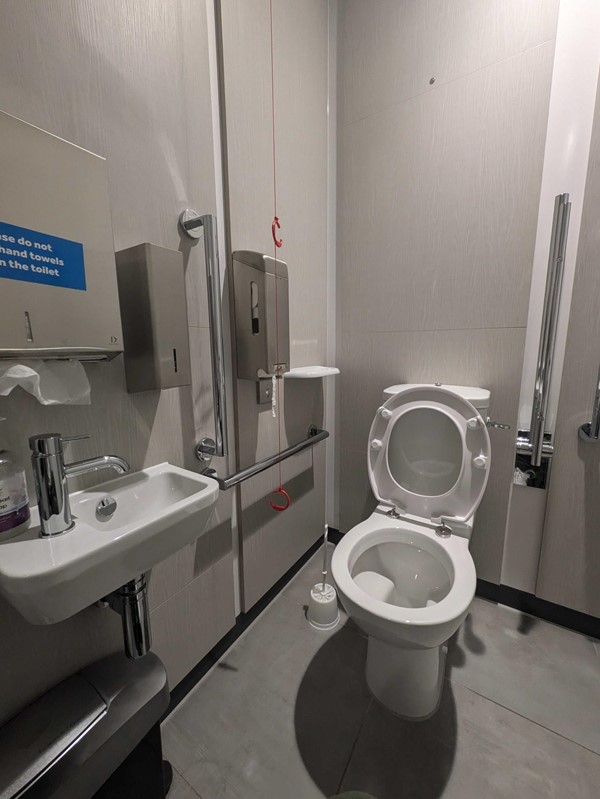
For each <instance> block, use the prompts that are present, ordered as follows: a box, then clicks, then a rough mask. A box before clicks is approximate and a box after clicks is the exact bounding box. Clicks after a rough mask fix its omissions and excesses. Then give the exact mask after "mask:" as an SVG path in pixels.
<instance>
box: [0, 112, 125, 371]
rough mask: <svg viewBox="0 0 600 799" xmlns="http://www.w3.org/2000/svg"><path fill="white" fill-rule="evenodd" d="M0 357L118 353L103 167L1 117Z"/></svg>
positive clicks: (60, 141) (67, 145)
mask: <svg viewBox="0 0 600 799" xmlns="http://www.w3.org/2000/svg"><path fill="white" fill-rule="evenodd" d="M0 140H1V141H2V147H1V148H0V173H1V174H2V183H1V184H0V296H1V297H2V313H1V314H0V358H15V357H20V358H23V357H36V358H39V357H41V358H56V357H59V358H65V357H72V358H81V359H86V360H88V359H90V360H95V359H104V358H111V357H113V356H114V355H116V354H117V353H119V352H121V350H122V334H121V321H120V315H119V300H118V294H117V277H116V270H115V259H114V245H113V236H112V225H111V218H110V206H109V201H108V179H107V170H106V162H105V160H104V159H103V158H101V157H100V156H97V155H94V154H93V153H90V152H88V151H87V150H83V149H82V148H81V147H77V146H76V145H74V144H71V143H69V142H67V141H64V139H60V138H58V137H57V136H53V135H52V134H50V133H47V132H46V131H43V130H41V129H40V128H36V127H34V126H33V125H29V124H28V123H26V122H23V121H22V120H20V119H17V118H16V117H13V116H10V115H9V114H5V113H3V112H0Z"/></svg>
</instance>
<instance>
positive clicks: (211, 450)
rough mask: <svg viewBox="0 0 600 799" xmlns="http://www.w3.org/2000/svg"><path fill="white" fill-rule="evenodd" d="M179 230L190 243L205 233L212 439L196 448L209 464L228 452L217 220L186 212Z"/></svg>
mask: <svg viewBox="0 0 600 799" xmlns="http://www.w3.org/2000/svg"><path fill="white" fill-rule="evenodd" d="M179 229H180V230H181V232H182V233H183V234H185V235H186V236H188V237H189V238H191V239H199V238H200V237H201V236H202V234H203V233H204V260H205V263H206V283H207V289H208V319H209V324H210V360H211V366H212V384H213V411H214V416H215V438H214V440H213V439H212V438H208V437H206V438H203V439H202V440H201V441H200V442H198V444H197V445H196V451H197V453H198V452H200V453H201V455H202V458H201V460H204V461H209V460H210V459H211V457H212V456H213V455H218V456H219V457H222V456H224V455H227V453H228V452H229V439H228V434H227V388H226V384H225V350H224V347H223V318H222V314H221V271H220V268H219V246H218V239H217V220H216V219H215V217H214V216H212V215H211V214H204V215H203V216H199V215H198V213H197V212H196V211H193V210H192V209H190V208H188V209H186V210H185V211H182V213H181V214H180V216H179Z"/></svg>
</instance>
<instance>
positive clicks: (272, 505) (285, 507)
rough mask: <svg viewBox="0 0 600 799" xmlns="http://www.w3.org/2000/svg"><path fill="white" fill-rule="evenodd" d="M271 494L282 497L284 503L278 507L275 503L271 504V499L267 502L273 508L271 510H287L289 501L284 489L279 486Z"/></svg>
mask: <svg viewBox="0 0 600 799" xmlns="http://www.w3.org/2000/svg"><path fill="white" fill-rule="evenodd" d="M273 493H274V494H281V496H282V497H283V502H284V504H283V505H278V504H277V503H276V502H273V500H272V499H271V500H269V505H270V506H271V507H272V508H273V510H287V509H288V508H289V507H290V502H291V499H290V495H289V494H288V492H287V491H286V490H285V488H284V487H283V486H279V488H276V489H275V491H273Z"/></svg>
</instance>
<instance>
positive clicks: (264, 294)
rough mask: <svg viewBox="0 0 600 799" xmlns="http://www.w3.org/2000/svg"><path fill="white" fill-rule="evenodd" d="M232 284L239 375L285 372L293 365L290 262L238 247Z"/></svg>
mask: <svg viewBox="0 0 600 799" xmlns="http://www.w3.org/2000/svg"><path fill="white" fill-rule="evenodd" d="M233 287H234V303H235V307H234V319H235V340H236V347H237V376H238V377H239V378H240V379H241V380H258V379H260V378H264V377H269V376H270V375H273V374H278V373H279V374H281V373H282V372H285V371H286V370H287V369H289V365H290V323H289V320H290V312H289V292H288V270H287V264H286V263H285V261H280V260H279V259H277V261H275V259H274V258H272V257H271V256H269V255H263V254H262V253H258V252H250V251H248V250H238V251H237V252H234V253H233ZM276 298H277V301H276Z"/></svg>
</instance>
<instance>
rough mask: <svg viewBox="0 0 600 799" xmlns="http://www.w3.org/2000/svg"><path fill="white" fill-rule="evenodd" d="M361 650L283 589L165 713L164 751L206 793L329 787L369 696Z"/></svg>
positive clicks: (265, 793) (261, 794) (311, 796)
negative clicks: (314, 621) (310, 616)
mask: <svg viewBox="0 0 600 799" xmlns="http://www.w3.org/2000/svg"><path fill="white" fill-rule="evenodd" d="M365 652H366V640H365V639H364V638H363V637H362V636H360V635H357V634H356V633H355V632H354V631H353V630H352V629H346V628H345V627H339V628H337V629H336V630H333V631H331V632H327V633H322V632H318V631H316V630H313V629H312V628H311V627H310V626H309V625H308V624H307V622H306V620H305V618H304V610H303V608H302V606H301V605H300V604H299V603H296V602H295V601H293V600H290V599H288V598H287V597H284V596H280V597H279V598H278V599H277V600H275V601H274V602H273V604H272V605H270V606H269V608H268V609H267V610H266V611H265V612H264V613H263V614H262V615H261V616H260V617H259V619H258V620H257V621H256V622H255V624H254V625H252V627H251V628H249V630H247V631H246V633H245V634H244V635H243V636H242V637H241V638H240V639H239V640H238V641H237V642H236V644H235V645H234V646H233V647H232V648H231V649H230V650H229V652H228V653H227V654H226V655H225V657H224V658H223V659H222V661H221V662H220V663H219V664H218V665H217V667H215V668H214V669H213V670H212V671H211V672H210V673H209V674H208V675H207V676H206V677H205V678H204V679H203V680H202V682H201V683H199V685H198V686H196V688H195V689H194V690H193V691H192V692H191V693H190V694H189V695H188V696H187V697H186V699H185V700H184V701H183V702H182V703H181V704H180V705H179V707H178V708H176V710H175V711H174V712H173V713H172V714H171V716H170V717H169V719H168V720H167V721H166V722H165V724H164V725H163V735H164V748H165V753H166V756H167V757H168V758H169V759H170V760H171V761H172V762H173V765H174V766H175V767H176V768H178V769H179V770H180V771H181V772H182V774H183V776H184V777H185V779H186V780H187V781H188V782H189V783H190V784H191V785H192V786H193V787H194V788H195V790H196V791H197V792H198V793H199V794H200V795H201V796H202V797H205V798H206V799H238V797H239V798H241V797H244V799H254V798H256V799H278V798H279V797H285V799H287V798H288V797H292V796H293V797H294V799H321V797H324V796H329V795H331V794H333V793H335V791H336V789H337V787H338V784H339V781H340V780H341V777H342V774H343V772H344V769H345V766H346V764H347V762H348V759H349V756H350V752H351V750H352V746H353V743H354V741H355V739H356V735H357V733H358V730H359V728H360V725H361V723H362V719H363V717H364V714H365V712H366V708H367V706H368V704H369V702H370V698H369V694H368V691H367V688H366V685H365V682H364V658H365Z"/></svg>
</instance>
